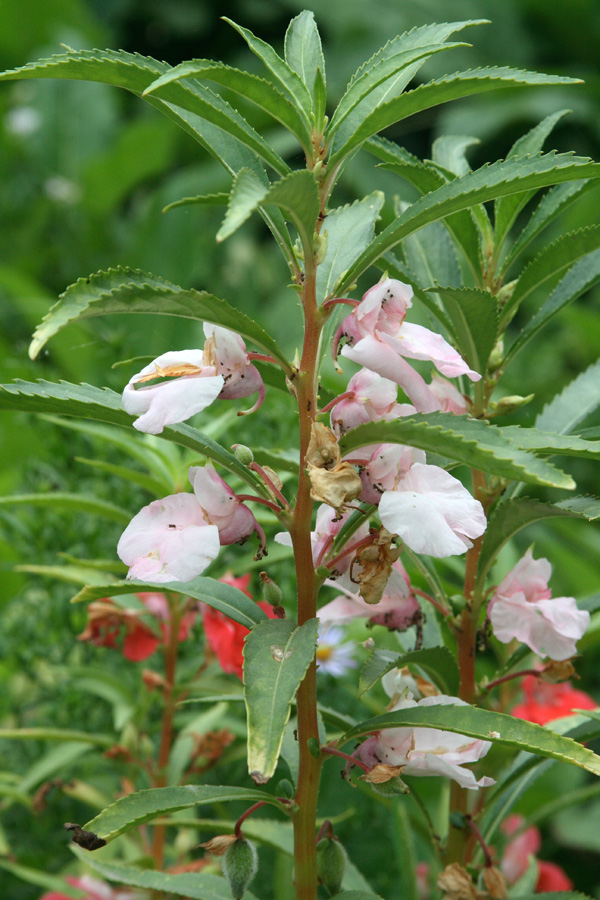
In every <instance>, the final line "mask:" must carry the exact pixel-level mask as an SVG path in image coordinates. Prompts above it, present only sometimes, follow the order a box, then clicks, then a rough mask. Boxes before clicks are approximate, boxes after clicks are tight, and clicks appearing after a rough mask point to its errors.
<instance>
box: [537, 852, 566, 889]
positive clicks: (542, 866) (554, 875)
mask: <svg viewBox="0 0 600 900" xmlns="http://www.w3.org/2000/svg"><path fill="white" fill-rule="evenodd" d="M572 889H573V882H572V881H571V879H570V878H569V876H568V875H567V873H566V872H565V871H564V870H563V869H561V867H560V866H557V865H556V863H553V862H545V861H544V860H541V859H538V880H537V884H536V886H535V890H536V893H537V894H547V893H548V892H549V891H570V890H572Z"/></svg>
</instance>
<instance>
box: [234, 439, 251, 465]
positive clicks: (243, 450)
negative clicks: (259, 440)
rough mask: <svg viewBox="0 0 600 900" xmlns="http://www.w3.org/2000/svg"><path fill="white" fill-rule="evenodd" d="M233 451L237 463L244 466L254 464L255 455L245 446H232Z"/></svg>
mask: <svg viewBox="0 0 600 900" xmlns="http://www.w3.org/2000/svg"><path fill="white" fill-rule="evenodd" d="M231 449H232V450H233V454H234V456H235V458H236V459H237V461H238V462H241V464H242V465H243V466H249V465H250V463H253V462H254V453H253V452H252V450H251V449H250V447H246V446H245V444H232V445H231Z"/></svg>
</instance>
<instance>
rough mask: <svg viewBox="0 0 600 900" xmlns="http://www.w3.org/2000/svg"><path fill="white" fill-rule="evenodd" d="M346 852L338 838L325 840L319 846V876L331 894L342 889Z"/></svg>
mask: <svg viewBox="0 0 600 900" xmlns="http://www.w3.org/2000/svg"><path fill="white" fill-rule="evenodd" d="M346 858H347V857H346V851H345V850H344V848H343V847H342V845H341V844H340V842H339V841H338V840H336V838H333V839H332V840H330V839H329V838H323V840H321V841H319V843H318V845H317V875H318V877H319V881H320V883H321V884H323V885H324V886H325V887H326V888H327V890H328V891H329V893H330V894H332V895H333V894H338V893H339V892H340V890H341V889H342V879H343V877H344V871H345V869H346Z"/></svg>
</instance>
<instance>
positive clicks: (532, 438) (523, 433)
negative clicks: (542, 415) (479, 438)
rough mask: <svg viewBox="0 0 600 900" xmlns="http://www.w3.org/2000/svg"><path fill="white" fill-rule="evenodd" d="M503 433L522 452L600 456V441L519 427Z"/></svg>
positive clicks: (589, 457)
mask: <svg viewBox="0 0 600 900" xmlns="http://www.w3.org/2000/svg"><path fill="white" fill-rule="evenodd" d="M599 402H600V400H599ZM502 433H503V434H504V435H505V437H508V438H510V440H512V441H514V443H515V444H516V445H517V447H520V448H521V449H522V450H533V451H535V452H536V453H539V454H543V455H544V456H546V455H554V454H556V453H560V455H561V456H580V457H582V458H584V459H593V458H594V457H595V456H598V455H599V454H600V441H586V440H584V439H583V438H580V437H577V436H576V435H571V434H568V435H563V434H552V432H549V431H540V430H538V429H537V428H521V427H520V426H519V425H508V426H506V427H504V428H503V429H502Z"/></svg>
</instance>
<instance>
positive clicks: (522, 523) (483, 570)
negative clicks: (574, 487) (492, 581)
mask: <svg viewBox="0 0 600 900" xmlns="http://www.w3.org/2000/svg"><path fill="white" fill-rule="evenodd" d="M577 501H579V505H581V506H582V507H583V508H582V510H581V512H580V511H579V510H578V509H577V505H578V503H577ZM581 501H584V502H583V503H581ZM586 501H587V503H588V505H590V504H591V501H589V500H588V498H585V497H577V498H570V499H569V500H568V501H567V504H564V505H563V504H556V505H553V504H552V503H544V502H543V501H541V500H536V499H535V498H534V497H518V498H516V499H514V500H505V501H504V503H499V504H498V505H497V506H496V508H495V509H494V511H493V512H492V514H491V515H490V517H489V519H488V524H487V529H486V532H485V535H484V538H483V544H482V547H481V553H480V556H479V574H478V581H479V583H480V584H483V581H484V579H485V577H486V575H487V573H488V571H489V569H490V567H491V566H492V565H493V563H494V560H495V559H496V556H497V555H498V553H499V552H500V550H501V549H502V547H503V546H504V545H505V544H506V543H507V541H509V540H510V539H511V538H512V537H514V535H515V534H517V533H518V532H519V531H521V529H523V528H526V527H527V526H528V525H531V524H532V523H533V522H539V521H540V519H550V518H558V517H561V516H562V517H564V516H570V517H575V518H589V519H592V518H596V515H593V516H587V515H586V514H585V512H584V511H583V510H584V509H585V508H586ZM597 502H598V501H596V503H597ZM588 512H592V510H591V509H589V508H588ZM598 512H600V510H598Z"/></svg>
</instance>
